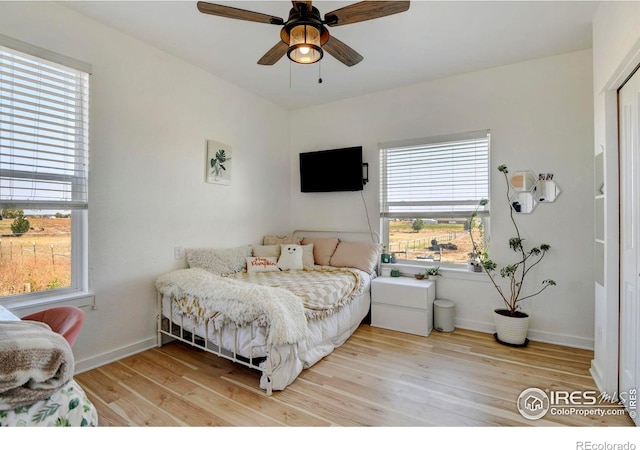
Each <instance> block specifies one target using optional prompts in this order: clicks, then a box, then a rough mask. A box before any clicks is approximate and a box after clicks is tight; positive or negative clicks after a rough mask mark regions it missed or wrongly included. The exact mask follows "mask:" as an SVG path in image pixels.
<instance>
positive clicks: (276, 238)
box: [262, 234, 301, 245]
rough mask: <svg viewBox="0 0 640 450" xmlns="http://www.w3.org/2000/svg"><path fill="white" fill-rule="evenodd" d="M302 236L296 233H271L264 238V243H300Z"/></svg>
mask: <svg viewBox="0 0 640 450" xmlns="http://www.w3.org/2000/svg"><path fill="white" fill-rule="evenodd" d="M300 241H301V239H300V237H299V236H296V235H294V234H270V235H267V236H265V237H264V238H262V244H263V245H274V244H278V245H279V244H296V245H300Z"/></svg>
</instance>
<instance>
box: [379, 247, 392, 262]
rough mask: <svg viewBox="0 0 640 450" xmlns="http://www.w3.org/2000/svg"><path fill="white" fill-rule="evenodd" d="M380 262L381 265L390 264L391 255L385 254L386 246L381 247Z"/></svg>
mask: <svg viewBox="0 0 640 450" xmlns="http://www.w3.org/2000/svg"><path fill="white" fill-rule="evenodd" d="M380 261H381V262H383V263H389V262H391V255H390V254H389V253H387V246H386V245H383V246H382V254H381V255H380Z"/></svg>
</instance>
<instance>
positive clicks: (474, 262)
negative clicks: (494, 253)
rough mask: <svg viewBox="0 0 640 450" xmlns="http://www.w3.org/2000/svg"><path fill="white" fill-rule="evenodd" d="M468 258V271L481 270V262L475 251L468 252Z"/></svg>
mask: <svg viewBox="0 0 640 450" xmlns="http://www.w3.org/2000/svg"><path fill="white" fill-rule="evenodd" d="M468 256H469V260H468V261H467V269H469V271H470V272H482V264H480V259H479V257H480V255H478V253H477V252H471V253H469V254H468Z"/></svg>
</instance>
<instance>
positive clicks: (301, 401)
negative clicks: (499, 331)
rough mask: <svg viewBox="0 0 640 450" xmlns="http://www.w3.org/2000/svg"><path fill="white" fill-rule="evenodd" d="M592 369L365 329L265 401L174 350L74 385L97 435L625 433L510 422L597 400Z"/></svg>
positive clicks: (94, 373)
mask: <svg viewBox="0 0 640 450" xmlns="http://www.w3.org/2000/svg"><path fill="white" fill-rule="evenodd" d="M592 359H593V352H590V351H589V350H584V349H573V348H568V347H563V346H560V345H555V344H546V343H540V342H530V344H529V345H528V346H527V347H524V348H513V347H508V346H504V345H501V344H499V343H497V342H496V341H495V339H494V337H493V336H492V335H491V334H488V333H479V332H474V331H469V330H462V329H456V330H454V331H453V332H451V333H441V332H435V331H434V332H432V333H431V335H430V336H428V337H423V336H416V335H412V334H407V333H399V332H395V331H391V330H385V329H381V328H375V327H371V326H369V325H361V326H360V328H359V329H358V330H357V331H356V333H354V335H353V336H352V337H351V338H350V339H349V340H347V342H345V343H344V344H343V345H342V346H341V347H340V348H338V349H336V350H335V351H334V352H333V353H332V354H331V355H328V356H327V357H325V358H323V359H322V360H321V361H319V362H318V363H317V364H315V365H314V366H312V367H310V368H309V369H305V370H304V371H303V372H302V373H301V374H300V376H299V377H298V379H297V380H296V381H294V382H293V383H292V384H291V385H290V386H288V387H287V388H286V389H285V390H283V391H275V392H274V393H273V395H272V396H266V395H265V393H264V391H263V390H261V389H260V388H259V382H260V373H259V372H257V371H256V370H253V369H250V368H248V367H245V366H242V365H239V364H235V363H233V362H231V361H229V360H226V359H224V358H219V357H217V356H215V355H212V354H209V353H207V352H204V351H202V350H199V349H195V348H192V347H189V346H188V345H186V344H183V343H179V342H172V343H169V344H166V345H164V346H163V347H161V348H154V349H151V350H148V351H145V352H142V353H139V354H137V355H133V356H130V357H128V358H124V359H123V360H121V361H117V362H115V363H111V364H107V365H105V366H103V367H100V368H98V369H94V370H91V371H88V372H85V373H82V374H78V375H76V380H77V381H78V383H79V384H80V385H81V386H82V387H83V388H85V390H86V392H87V395H88V396H89V398H91V399H92V400H94V404H95V405H96V408H97V410H98V414H99V418H100V419H101V420H99V423H100V425H101V426H262V427H281V426H293V427H304V426H320V427H328V426H336V425H337V426H343V427H360V426H387V427H397V426H413V427H422V426H469V427H484V426H492V427H493V426H527V427H528V426H542V427H567V426H571V427H574V426H587V427H594V426H595V427H600V426H609V427H610V426H618V427H620V426H632V425H633V422H632V420H631V419H630V418H629V417H628V415H627V414H624V415H622V416H613V415H611V416H606V415H605V416H602V417H600V416H597V415H579V414H571V415H552V414H547V415H546V416H545V417H544V418H542V419H539V420H529V419H526V418H524V417H522V415H521V414H520V413H519V412H518V410H517V407H516V400H517V398H518V396H519V395H520V393H521V392H523V390H525V389H527V388H531V387H537V388H540V389H543V390H546V391H547V392H549V391H557V390H566V391H579V390H597V389H596V387H595V384H594V382H593V380H592V378H591V376H590V374H589V368H590V364H591V360H592ZM618 411H620V410H619V409H618Z"/></svg>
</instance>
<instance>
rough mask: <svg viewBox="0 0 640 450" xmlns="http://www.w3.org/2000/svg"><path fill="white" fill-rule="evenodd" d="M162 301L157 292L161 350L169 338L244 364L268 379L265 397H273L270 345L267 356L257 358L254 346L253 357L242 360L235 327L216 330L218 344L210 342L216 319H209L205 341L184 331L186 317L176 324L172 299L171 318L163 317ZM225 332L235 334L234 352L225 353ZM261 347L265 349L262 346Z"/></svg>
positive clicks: (267, 345) (230, 326)
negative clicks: (223, 341) (223, 340)
mask: <svg viewBox="0 0 640 450" xmlns="http://www.w3.org/2000/svg"><path fill="white" fill-rule="evenodd" d="M162 300H163V295H162V294H161V293H160V292H158V316H157V319H158V347H162V336H163V335H164V336H169V337H171V338H172V339H175V340H178V341H181V342H185V343H187V344H189V345H191V346H193V347H196V348H199V349H201V350H204V351H206V352H208V353H212V354H214V355H216V356H220V357H222V358H226V359H229V360H231V361H233V362H235V363H238V364H242V365H243V366H246V367H249V368H251V369H254V370H258V371H260V372H261V373H263V374H264V375H265V379H266V380H267V387H266V394H267V395H271V394H272V393H273V388H272V383H271V374H272V366H271V358H270V355H271V346H272V344H270V343H265V345H266V356H259V357H254V356H253V354H254V349H255V348H256V347H255V346H253V345H252V346H251V352H250V353H251V354H250V356H249V357H248V358H247V357H245V356H242V355H240V354H239V352H238V327H237V326H236V325H234V324H224V325H221V326H220V327H218V328H217V331H216V334H217V336H218V342H219V344H216V343H214V342H211V341H210V340H209V339H208V338H207V336H209V331H210V330H211V329H215V328H214V327H213V325H212V324H211V322H212V321H213V319H209V320H207V321H206V322H205V323H204V327H205V332H204V335H205V337H202V336H199V335H197V334H196V333H195V330H194V331H193V332H191V331H188V330H185V328H184V316H179V317H177V319H179V323H177V322H176V321H175V320H174V317H173V301H174V299H173V298H172V297H171V298H169V302H170V304H169V310H170V311H171V313H170V317H164V316H163V314H162V306H163V305H162ZM225 328H228V329H231V328H232V330H233V343H234V345H233V348H232V349H226V348H224V347H222V335H223V331H224V329H225ZM266 328H267V330H266V333H267V335H268V332H269V330H268V325H267V326H266ZM254 330H255V329H254V327H253V326H251V342H253V341H254V338H255V331H254ZM261 347H262V346H261Z"/></svg>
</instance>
